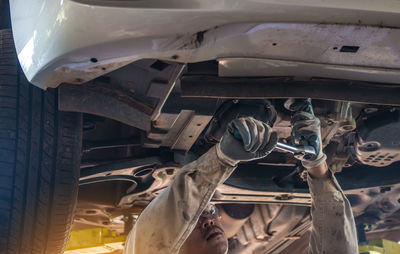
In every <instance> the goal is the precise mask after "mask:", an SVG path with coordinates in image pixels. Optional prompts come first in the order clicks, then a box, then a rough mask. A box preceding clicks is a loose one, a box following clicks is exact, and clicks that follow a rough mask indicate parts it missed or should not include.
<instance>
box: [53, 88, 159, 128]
mask: <svg viewBox="0 0 400 254" xmlns="http://www.w3.org/2000/svg"><path fill="white" fill-rule="evenodd" d="M58 94H59V100H58V107H59V109H60V110H63V111H73V112H83V113H90V114H94V115H99V116H103V117H107V118H110V119H113V120H117V121H119V122H122V123H125V124H127V125H130V126H133V127H136V128H139V129H141V130H150V123H151V118H150V116H151V114H152V112H153V108H152V107H151V106H149V105H148V104H146V102H143V101H142V100H141V99H139V98H137V97H135V96H134V95H132V93H131V92H129V91H127V90H126V89H123V88H117V87H112V86H110V85H109V84H104V83H101V82H93V83H90V84H86V85H83V86H76V85H61V86H60V87H59V92H58Z"/></svg>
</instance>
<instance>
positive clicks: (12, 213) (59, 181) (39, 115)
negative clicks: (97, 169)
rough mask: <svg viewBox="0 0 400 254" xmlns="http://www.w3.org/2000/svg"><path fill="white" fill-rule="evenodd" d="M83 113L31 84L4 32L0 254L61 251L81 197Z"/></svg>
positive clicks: (0, 42) (0, 45)
mask: <svg viewBox="0 0 400 254" xmlns="http://www.w3.org/2000/svg"><path fill="white" fill-rule="evenodd" d="M81 139H82V115H81V114H79V113H67V112H60V111H58V110H57V93H56V90H54V89H48V90H47V91H43V90H41V89H39V88H37V87H34V86H33V85H31V84H29V83H28V81H27V80H26V78H25V76H24V74H23V72H22V71H21V69H20V67H19V64H18V60H17V56H16V53H15V49H14V43H13V39H12V33H11V31H10V30H1V31H0V253H7V254H30V253H34V254H39V253H40V254H44V253H46V254H47V253H49V254H59V253H62V252H63V250H64V248H65V245H66V242H67V240H68V237H69V233H70V229H71V225H72V222H73V214H74V209H75V205H76V200H77V192H78V178H79V166H80V156H81Z"/></svg>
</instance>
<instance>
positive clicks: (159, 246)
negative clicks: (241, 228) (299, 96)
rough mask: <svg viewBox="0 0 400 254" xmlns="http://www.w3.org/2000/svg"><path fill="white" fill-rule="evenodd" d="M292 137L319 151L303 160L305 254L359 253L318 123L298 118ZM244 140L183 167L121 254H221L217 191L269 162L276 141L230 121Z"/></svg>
mask: <svg viewBox="0 0 400 254" xmlns="http://www.w3.org/2000/svg"><path fill="white" fill-rule="evenodd" d="M292 126H293V129H292V135H293V136H294V138H295V139H297V140H303V142H304V141H306V142H308V144H310V145H312V146H313V147H314V148H315V149H316V151H317V157H316V159H315V160H312V161H311V160H303V161H302V164H303V166H304V167H305V168H306V169H307V171H308V177H307V178H308V184H309V187H310V193H311V197H312V209H311V215H312V218H313V221H312V234H311V239H310V244H309V253H313V254H316V253H324V254H330V253H332V254H333V253H335V254H355V253H358V246H357V233H356V227H355V223H354V217H353V213H352V210H351V206H350V204H349V201H348V200H347V198H346V197H345V195H344V194H343V191H342V189H341V188H340V186H339V184H338V182H337V181H336V179H335V177H334V175H333V174H332V172H331V171H330V170H328V166H327V164H326V162H325V160H326V155H325V154H324V153H323V152H322V143H321V134H320V121H319V119H318V118H316V117H315V116H314V115H313V114H310V113H307V112H298V113H296V114H295V115H294V117H293V118H292ZM232 128H236V129H237V130H238V132H239V133H240V136H241V138H242V140H238V139H237V138H235V137H234V136H233V135H232V131H229V130H227V131H225V134H224V135H223V137H222V139H221V141H220V143H219V144H217V145H216V146H214V147H213V148H211V149H210V150H209V151H208V152H207V153H205V154H204V155H203V156H201V157H200V158H199V159H198V160H196V161H194V162H192V163H190V164H188V165H186V166H184V167H183V168H182V169H181V170H180V171H179V173H178V174H177V175H176V176H175V179H174V181H173V182H172V184H171V185H170V186H169V187H168V188H166V189H165V190H164V191H163V192H162V193H161V194H160V195H159V196H158V197H157V198H155V199H154V200H153V201H152V202H151V203H150V204H149V205H148V206H147V207H146V209H144V211H143V212H142V214H141V215H140V216H139V218H138V220H137V222H136V224H135V226H134V228H133V229H132V231H131V232H130V234H129V236H128V239H127V242H126V245H125V250H124V253H125V254H155V253H162V254H171V253H177V254H224V253H227V252H228V240H227V237H226V236H225V234H224V230H223V228H222V226H221V223H220V220H219V219H220V217H219V214H218V211H217V209H216V207H215V206H214V205H211V204H209V201H210V200H211V198H212V196H213V194H214V192H215V190H216V188H217V187H218V185H219V184H221V183H223V182H224V181H225V180H226V179H227V178H228V177H229V176H230V174H231V173H232V172H233V170H234V169H235V167H236V166H237V164H238V163H239V162H242V161H251V160H257V159H261V158H263V157H265V156H267V155H268V154H269V153H270V152H271V151H272V150H273V149H274V147H275V145H276V142H277V140H278V135H277V133H276V132H274V131H272V129H271V128H270V127H269V126H268V125H267V124H264V123H263V122H261V121H258V120H255V119H253V118H251V117H248V118H239V119H236V120H233V121H232V122H231V123H230V124H229V127H228V129H230V130H232Z"/></svg>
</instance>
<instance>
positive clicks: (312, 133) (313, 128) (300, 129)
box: [291, 104, 326, 169]
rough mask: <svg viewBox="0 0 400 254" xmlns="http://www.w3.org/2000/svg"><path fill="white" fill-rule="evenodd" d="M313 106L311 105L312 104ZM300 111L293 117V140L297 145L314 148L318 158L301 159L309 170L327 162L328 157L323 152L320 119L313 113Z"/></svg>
mask: <svg viewBox="0 0 400 254" xmlns="http://www.w3.org/2000/svg"><path fill="white" fill-rule="evenodd" d="M310 105H311V104H310ZM310 112H311V113H308V112H304V111H300V112H298V113H296V114H295V115H294V116H293V117H292V121H291V124H292V138H293V139H294V142H295V144H298V145H304V146H312V147H313V148H314V149H315V152H316V156H315V157H314V158H311V159H308V158H307V157H306V156H304V157H303V158H301V163H302V164H303V166H304V167H305V168H307V169H309V168H313V167H316V166H318V165H319V164H321V163H322V162H324V161H325V160H326V155H325V154H324V152H323V151H322V141H321V127H320V121H319V119H318V118H317V117H316V116H315V115H314V114H313V113H312V110H311V111H310Z"/></svg>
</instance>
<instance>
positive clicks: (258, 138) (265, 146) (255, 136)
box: [217, 117, 278, 166]
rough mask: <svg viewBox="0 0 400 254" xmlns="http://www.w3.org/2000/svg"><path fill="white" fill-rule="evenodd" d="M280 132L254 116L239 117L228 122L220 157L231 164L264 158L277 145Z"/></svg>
mask: <svg viewBox="0 0 400 254" xmlns="http://www.w3.org/2000/svg"><path fill="white" fill-rule="evenodd" d="M277 141H278V134H277V133H276V132H275V131H272V129H271V127H269V126H268V125H267V124H265V123H263V122H261V121H258V120H256V119H254V118H252V117H245V118H238V119H235V120H233V121H232V122H230V123H229V124H228V128H227V130H226V131H225V133H224V135H223V136H222V139H221V141H220V143H219V144H217V155H218V157H219V158H220V159H221V160H222V161H224V162H226V163H227V164H229V165H231V166H236V165H237V164H238V163H239V162H241V161H252V160H257V159H261V158H264V157H265V156H267V155H268V154H269V153H270V152H271V151H272V150H273V149H274V148H275V146H276V143H277Z"/></svg>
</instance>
